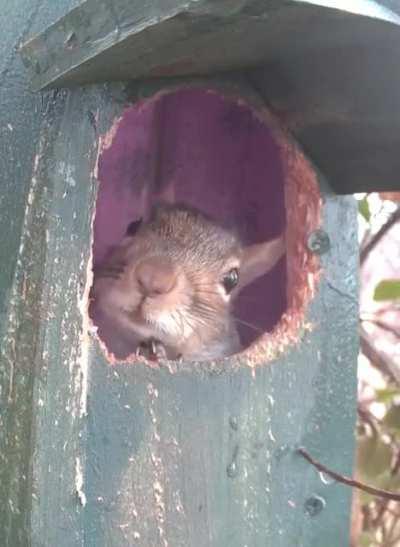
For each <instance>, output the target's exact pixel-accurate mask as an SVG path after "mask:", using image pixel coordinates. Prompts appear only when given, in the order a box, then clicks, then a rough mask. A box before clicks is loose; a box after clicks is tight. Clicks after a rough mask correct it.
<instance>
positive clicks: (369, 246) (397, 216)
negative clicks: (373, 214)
mask: <svg viewBox="0 0 400 547" xmlns="http://www.w3.org/2000/svg"><path fill="white" fill-rule="evenodd" d="M399 220H400V207H398V208H397V209H396V211H394V213H392V214H391V216H390V217H389V219H388V220H387V222H385V224H384V225H383V226H381V228H380V229H379V230H378V231H377V232H376V234H374V235H373V236H372V237H371V239H370V240H369V241H368V243H366V245H365V246H364V247H363V248H362V249H361V252H360V264H361V265H362V264H364V262H365V260H366V259H367V258H368V255H369V253H370V252H371V251H372V250H373V249H374V248H375V246H376V245H377V244H378V243H379V241H380V240H381V239H382V238H383V236H384V235H385V234H387V232H388V231H389V230H390V228H391V227H392V226H394V225H395V224H396V222H398V221H399Z"/></svg>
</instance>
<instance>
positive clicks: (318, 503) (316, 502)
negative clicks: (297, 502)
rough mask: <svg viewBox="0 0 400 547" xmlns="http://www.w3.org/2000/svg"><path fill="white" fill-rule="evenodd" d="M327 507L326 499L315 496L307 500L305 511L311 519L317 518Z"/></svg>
mask: <svg viewBox="0 0 400 547" xmlns="http://www.w3.org/2000/svg"><path fill="white" fill-rule="evenodd" d="M325 505H326V501H325V500H324V498H321V497H320V496H315V495H314V496H311V497H309V498H308V499H307V500H306V502H305V503H304V509H305V512H306V513H307V514H308V515H309V516H310V517H316V516H317V515H319V513H320V512H321V511H322V509H323V508H324V507H325Z"/></svg>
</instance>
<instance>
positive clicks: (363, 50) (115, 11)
mask: <svg viewBox="0 0 400 547" xmlns="http://www.w3.org/2000/svg"><path fill="white" fill-rule="evenodd" d="M390 5H391V2H389V0H387V1H386V2H385V3H384V2H374V1H372V0H320V1H319V2H315V1H311V0H304V1H299V0H218V1H213V0H153V1H145V2H143V1H135V0H113V1H112V2H111V1H107V0H87V1H86V2H85V3H83V4H81V5H80V6H79V7H77V8H75V9H74V10H72V11H71V12H70V13H69V14H67V15H66V16H65V17H64V18H62V19H61V20H59V21H58V22H56V23H55V24H54V25H52V26H51V27H49V28H48V29H46V30H45V31H44V32H43V33H42V34H40V35H39V36H36V37H35V38H33V39H32V40H30V41H29V42H28V43H26V44H25V45H24V46H23V47H22V57H23V60H24V63H25V65H26V66H27V67H28V68H29V69H30V71H31V72H32V82H33V87H34V88H35V89H44V88H48V87H54V86H57V87H60V86H70V85H80V84H88V83H94V82H104V81H112V80H113V81H116V80H131V79H148V78H159V77H171V76H184V75H199V74H203V75H205V74H213V73H216V72H223V71H245V72H246V74H247V77H248V78H249V80H250V81H251V83H252V84H253V86H255V87H256V88H257V90H258V91H259V93H260V94H261V95H262V96H263V97H264V99H265V101H266V102H267V103H268V105H269V106H270V108H271V109H272V110H273V111H274V112H275V113H276V114H277V115H278V116H279V117H280V118H281V119H282V120H283V122H284V123H285V125H286V126H287V127H288V128H289V129H290V130H291V132H292V133H293V134H294V135H295V136H296V138H297V140H298V141H299V142H300V143H301V144H302V145H303V147H304V149H305V150H306V152H307V153H308V155H309V156H310V157H311V158H312V159H313V160H314V162H315V164H316V165H317V166H318V167H319V168H320V169H321V171H322V172H323V173H324V174H325V175H326V176H327V178H328V180H329V182H330V183H331V185H332V187H333V188H334V189H335V190H336V191H337V192H339V193H352V192H363V191H376V190H395V189H398V188H399V187H400V182H399V181H400V70H399V66H398V65H399V61H398V58H399V52H400V26H399V25H400V16H399V15H398V14H397V13H395V12H394V11H391V10H390V9H389V8H388V7H387V6H390Z"/></svg>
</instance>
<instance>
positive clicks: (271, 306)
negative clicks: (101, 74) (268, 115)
mask: <svg viewBox="0 0 400 547" xmlns="http://www.w3.org/2000/svg"><path fill="white" fill-rule="evenodd" d="M104 142H105V145H104V147H103V150H102V153H101V155H100V158H99V164H98V178H99V181H100V187H99V194H98V200H97V209H96V217H95V223H94V263H95V265H96V264H99V263H100V262H101V261H102V260H103V258H104V256H105V254H106V253H107V252H108V250H109V249H110V247H111V246H113V245H115V244H116V243H118V242H119V240H120V239H121V238H122V236H123V235H124V233H125V230H126V227H127V225H128V224H129V223H130V222H131V221H132V220H134V219H138V218H140V217H143V216H146V215H147V213H148V210H149V208H150V207H151V204H152V202H154V201H155V200H160V199H162V200H165V201H169V202H173V201H180V202H182V201H183V202H185V203H188V204H191V205H194V206H196V207H198V208H199V209H201V210H203V211H205V212H207V213H208V214H211V215H212V216H213V217H214V218H218V219H220V220H222V221H223V222H224V223H226V224H227V225H228V226H231V225H234V226H235V227H237V228H238V229H239V232H240V234H241V236H242V238H243V240H244V241H245V242H246V243H252V242H259V241H263V240H265V239H269V238H271V237H274V236H276V235H278V234H279V233H281V231H282V229H283V228H284V224H285V207H284V174H283V168H282V162H281V151H280V150H279V148H278V145H277V144H276V142H275V141H274V137H273V132H272V131H271V130H270V129H269V128H268V127H267V126H266V125H265V124H264V123H263V122H261V121H260V119H259V118H257V117H256V116H255V115H254V113H253V111H252V110H251V108H249V107H248V106H246V105H243V104H242V102H241V103H240V104H239V102H238V101H235V100H234V99H232V98H228V97H224V96H222V95H221V94H218V93H216V92H213V91H209V90H206V89H180V90H178V91H175V92H173V93H170V94H164V95H160V96H158V97H155V98H152V99H149V100H147V101H143V102H141V103H139V104H136V105H134V106H132V107H130V108H128V109H126V110H125V112H124V114H123V117H122V118H121V120H119V121H118V123H117V124H116V126H115V127H114V128H113V129H112V130H111V132H110V134H108V135H106V137H105V139H104ZM283 262H284V261H281V262H280V263H279V264H278V265H277V266H276V267H275V268H274V270H273V271H272V272H270V273H269V274H267V275H266V276H264V277H263V278H261V279H259V280H258V281H257V282H255V283H254V284H253V285H252V286H251V287H248V288H247V289H246V290H244V291H243V292H242V294H241V296H240V297H239V299H238V301H237V306H236V309H235V315H236V317H238V318H239V319H241V320H243V321H245V322H249V323H251V324H252V325H254V326H255V327H257V329H259V330H255V329H254V328H249V327H244V326H243V325H241V328H240V331H241V336H242V340H243V342H244V343H245V344H249V343H250V342H252V341H253V340H254V339H255V338H257V337H258V336H259V335H260V334H261V332H262V331H269V330H271V329H272V328H273V327H274V325H275V324H276V323H277V322H278V320H279V319H280V317H281V315H282V313H283V312H284V311H285V309H286V275H285V265H284V263H283ZM107 337H112V333H106V334H104V333H103V338H104V341H105V342H106V343H107Z"/></svg>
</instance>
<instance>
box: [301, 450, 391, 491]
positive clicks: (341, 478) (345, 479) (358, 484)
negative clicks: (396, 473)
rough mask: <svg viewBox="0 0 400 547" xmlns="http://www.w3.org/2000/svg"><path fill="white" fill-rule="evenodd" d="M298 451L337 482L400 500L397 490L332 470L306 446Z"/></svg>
mask: <svg viewBox="0 0 400 547" xmlns="http://www.w3.org/2000/svg"><path fill="white" fill-rule="evenodd" d="M297 452H298V453H299V454H300V455H301V456H303V458H304V459H305V460H307V461H308V462H309V463H310V464H311V465H313V466H314V467H316V468H317V469H318V471H321V472H322V473H325V474H326V475H328V476H329V477H331V478H332V479H334V480H336V481H337V482H341V483H342V484H346V485H347V486H351V487H352V488H358V489H359V490H362V491H363V492H367V493H368V494H372V495H373V496H378V497H380V498H385V499H388V500H393V501H400V494H396V493H395V492H389V490H382V489H381V488H375V487H373V486H369V485H368V484H364V483H362V482H360V481H356V480H355V479H353V478H351V477H345V476H344V475H341V474H340V473H336V471H332V470H331V469H328V467H326V466H325V465H323V464H322V463H320V462H318V461H317V460H314V458H312V457H311V456H310V454H309V453H308V452H307V451H306V450H304V448H299V449H298V450H297Z"/></svg>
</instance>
